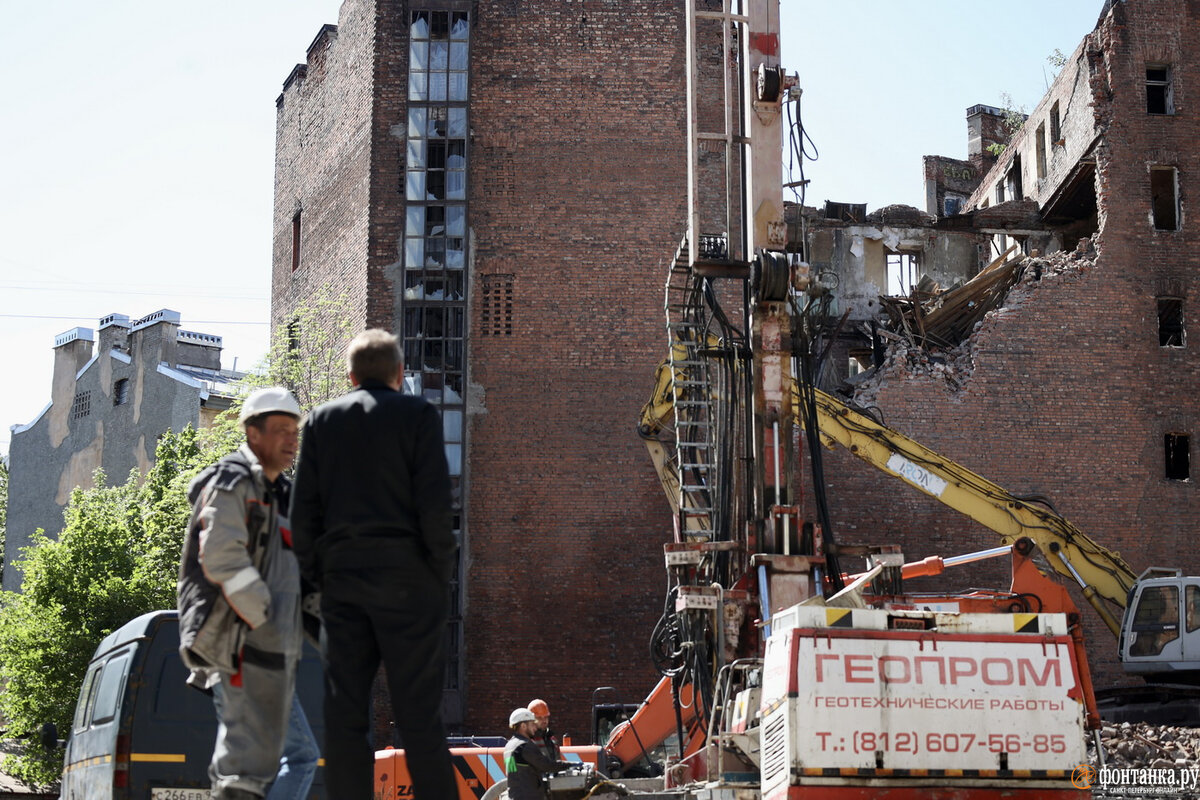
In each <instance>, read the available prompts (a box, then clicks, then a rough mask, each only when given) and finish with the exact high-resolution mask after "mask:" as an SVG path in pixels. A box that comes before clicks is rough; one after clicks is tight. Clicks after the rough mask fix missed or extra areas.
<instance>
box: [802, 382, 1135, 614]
mask: <svg viewBox="0 0 1200 800" xmlns="http://www.w3.org/2000/svg"><path fill="white" fill-rule="evenodd" d="M814 393H815V396H816V412H817V413H816V420H817V425H818V428H819V430H820V435H821V440H822V442H823V443H824V444H825V445H826V446H827V447H830V448H832V447H833V446H834V445H835V444H836V445H841V446H842V447H844V448H845V449H847V450H848V451H850V452H851V453H853V454H854V455H856V456H858V457H859V458H861V459H862V460H863V461H865V462H867V463H868V464H870V465H871V466H873V467H875V468H876V469H878V470H880V471H881V472H883V473H885V474H887V475H891V476H892V477H896V478H900V479H902V480H904V481H906V482H907V483H910V484H912V485H913V486H915V487H916V488H918V489H920V490H921V491H922V492H925V493H926V494H928V495H930V496H932V497H934V498H935V499H937V500H938V501H940V502H941V503H943V504H944V505H946V506H949V507H950V508H952V509H954V510H955V511H958V512H959V513H961V514H964V515H966V516H968V517H970V518H971V519H973V520H975V521H976V522H978V523H980V524H982V525H984V526H985V527H987V528H990V529H991V530H993V531H995V532H996V533H998V534H1000V538H1001V540H1002V541H1003V542H1005V543H1006V544H1012V543H1014V542H1016V541H1017V540H1018V539H1019V538H1021V537H1022V536H1027V537H1029V538H1030V539H1032V540H1033V541H1034V542H1035V543H1036V544H1037V545H1038V547H1039V548H1041V550H1042V551H1043V552H1044V553H1046V554H1047V558H1048V560H1049V562H1050V565H1051V567H1053V568H1054V570H1055V571H1056V572H1058V573H1060V574H1062V575H1063V576H1065V577H1067V578H1070V579H1071V580H1074V581H1075V582H1076V583H1078V584H1079V586H1080V588H1081V589H1082V590H1083V595H1084V597H1085V598H1086V599H1087V601H1088V603H1089V604H1091V606H1092V607H1093V608H1094V609H1096V612H1097V613H1098V614H1099V615H1100V617H1101V618H1102V619H1103V620H1104V623H1105V625H1107V626H1108V628H1109V630H1111V631H1112V632H1113V635H1114V636H1119V635H1120V630H1121V624H1120V620H1119V619H1118V618H1117V617H1116V616H1115V615H1114V614H1113V611H1112V609H1110V608H1109V606H1108V605H1107V603H1106V602H1105V601H1107V602H1108V603H1112V604H1113V605H1115V606H1117V607H1118V608H1120V609H1124V608H1125V604H1126V602H1127V598H1128V596H1129V590H1130V588H1131V587H1132V586H1133V584H1134V582H1135V581H1136V580H1137V575H1136V573H1134V571H1133V569H1132V568H1130V566H1129V565H1128V564H1127V563H1125V561H1124V560H1123V559H1122V558H1121V556H1120V554H1118V553H1116V552H1113V551H1111V550H1109V549H1107V548H1105V547H1102V546H1100V545H1099V544H1097V543H1096V542H1095V541H1093V540H1092V539H1091V538H1089V537H1088V536H1087V535H1086V534H1085V533H1083V532H1082V531H1080V530H1079V529H1078V528H1076V527H1075V526H1074V525H1072V524H1071V523H1070V522H1068V521H1067V520H1066V519H1064V518H1063V517H1061V516H1060V515H1058V514H1057V513H1055V512H1054V511H1053V510H1051V509H1050V507H1049V506H1048V504H1045V503H1042V502H1039V501H1038V500H1035V499H1032V498H1020V497H1017V496H1015V495H1013V494H1012V493H1010V492H1009V491H1007V490H1006V489H1004V488H1003V487H1001V486H998V485H996V484H995V483H992V482H991V481H989V480H987V479H986V478H983V477H981V476H979V475H977V474H975V473H974V472H972V471H971V470H969V469H967V468H966V467H964V466H962V465H961V464H958V463H956V462H954V461H952V460H950V459H949V458H946V457H945V456H941V455H939V454H937V453H935V452H934V451H932V450H930V449H929V448H928V447H925V446H924V445H922V444H920V443H918V442H916V441H914V440H912V439H910V438H909V437H907V436H905V435H904V434H902V433H898V432H897V431H894V430H892V429H891V428H888V427H887V426H885V425H882V424H880V423H878V422H876V421H875V420H873V419H871V418H870V417H867V416H865V415H863V414H860V413H858V412H856V411H854V410H853V409H851V408H850V407H849V406H847V405H846V404H845V403H842V402H841V401H839V400H837V399H836V398H834V397H832V396H831V395H828V394H826V393H824V392H822V391H820V390H814ZM801 424H802V423H801Z"/></svg>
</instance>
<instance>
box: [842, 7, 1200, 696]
mask: <svg viewBox="0 0 1200 800" xmlns="http://www.w3.org/2000/svg"><path fill="white" fill-rule="evenodd" d="M1198 13H1200V12H1198V11H1197V9H1196V7H1195V4H1192V3H1184V2H1162V3H1149V2H1133V0H1129V2H1125V3H1117V4H1114V6H1113V9H1112V12H1111V13H1110V14H1109V16H1108V17H1107V18H1106V19H1104V20H1102V22H1101V24H1100V26H1099V27H1098V29H1097V30H1096V32H1095V33H1094V34H1092V35H1091V36H1090V37H1089V40H1088V41H1087V42H1085V45H1086V49H1087V62H1088V65H1089V68H1090V69H1092V70H1093V73H1092V74H1091V77H1090V87H1091V89H1092V95H1093V107H1092V113H1093V114H1094V115H1095V122H1096V125H1097V128H1098V129H1099V130H1100V131H1101V132H1102V134H1103V139H1102V141H1101V143H1100V146H1099V148H1098V150H1097V167H1096V170H1097V177H1096V187H1097V194H1098V203H1099V207H1100V215H1099V218H1100V221H1101V224H1102V226H1103V228H1102V231H1101V234H1100V236H1099V237H1098V241H1097V244H1098V249H1099V253H1098V255H1097V256H1096V258H1095V260H1094V263H1088V262H1084V263H1082V265H1080V266H1079V267H1078V268H1077V269H1073V270H1067V271H1064V272H1062V273H1059V274H1048V275H1046V276H1044V277H1043V278H1042V280H1041V281H1040V282H1038V283H1036V284H1033V285H1030V286H1028V287H1026V288H1025V289H1022V290H1021V291H1019V292H1017V293H1016V294H1015V295H1013V296H1010V300H1009V302H1008V303H1007V304H1006V306H1005V307H1004V308H1002V309H1000V310H999V311H997V312H994V313H993V314H992V315H991V316H990V317H989V318H988V320H987V321H986V322H985V324H984V325H983V326H982V327H981V328H980V330H979V331H977V332H976V333H975V334H974V336H973V337H972V338H971V361H972V363H973V368H972V369H971V371H970V373H969V375H968V376H966V379H965V381H963V383H962V385H961V387H960V388H951V387H950V385H949V384H948V383H947V382H946V381H944V380H942V379H941V378H938V377H934V376H930V375H927V374H911V373H910V374H906V372H905V371H904V370H902V369H894V370H893V371H892V372H890V373H889V374H887V375H886V377H884V378H883V380H882V381H881V382H880V384H879V385H878V390H877V393H876V394H875V395H874V404H875V405H876V406H877V407H878V408H879V409H881V411H882V413H883V415H884V418H885V420H886V422H887V423H888V424H889V425H891V426H892V427H894V428H897V429H898V430H900V431H902V432H903V433H905V434H908V435H909V436H912V437H913V438H915V439H917V440H919V441H921V442H922V443H923V444H925V445H927V446H929V447H932V448H933V449H934V450H936V451H938V452H940V453H942V454H944V455H946V456H948V457H949V458H952V459H954V460H956V461H959V462H960V463H962V464H964V465H965V466H967V467H969V468H970V469H973V470H975V471H976V472H978V473H980V474H982V475H984V476H985V477H987V478H989V479H991V480H993V481H995V482H996V483H998V484H1000V485H1002V486H1004V487H1005V488H1007V489H1009V490H1010V491H1012V492H1013V493H1015V494H1018V495H1021V494H1041V495H1045V496H1046V497H1049V498H1050V499H1052V500H1053V502H1054V504H1055V507H1056V508H1057V510H1058V511H1059V512H1060V513H1062V514H1063V515H1064V516H1066V517H1067V518H1068V519H1070V520H1071V521H1072V522H1073V523H1075V524H1076V525H1077V526H1078V527H1079V528H1081V529H1082V530H1083V531H1084V532H1086V533H1087V534H1089V535H1090V536H1092V538H1094V539H1095V540H1097V541H1098V542H1100V543H1101V544H1103V545H1105V546H1107V547H1109V548H1111V549H1114V550H1118V551H1120V552H1121V553H1122V555H1123V556H1124V558H1125V559H1126V561H1128V562H1129V563H1130V564H1131V565H1132V566H1133V567H1134V569H1135V570H1139V571H1140V570H1141V569H1144V568H1145V567H1148V566H1151V565H1155V566H1178V567H1181V568H1183V569H1184V570H1185V572H1187V573H1191V574H1196V573H1198V572H1200V554H1198V553H1197V551H1196V549H1195V547H1193V546H1192V543H1193V539H1194V536H1195V530H1196V519H1197V515H1198V513H1200V495H1198V494H1197V490H1196V486H1197V481H1196V480H1195V478H1193V479H1191V480H1189V481H1178V480H1168V479H1167V478H1166V477H1165V472H1164V436H1165V435H1166V434H1168V433H1172V432H1177V433H1186V434H1189V435H1191V436H1192V437H1193V439H1194V436H1195V432H1196V429H1197V419H1198V417H1200V400H1198V399H1197V398H1198V397H1200V359H1198V358H1197V356H1196V353H1195V348H1194V347H1193V346H1192V345H1191V344H1190V343H1189V344H1188V345H1187V346H1186V347H1182V348H1175V347H1161V346H1160V345H1159V338H1158V318H1157V303H1156V295H1161V294H1164V293H1168V294H1172V295H1178V296H1182V297H1184V298H1185V308H1188V309H1190V308H1191V306H1190V305H1188V304H1187V299H1188V298H1194V297H1196V293H1197V291H1198V290H1200V287H1198V286H1197V284H1196V277H1195V270H1194V269H1193V268H1192V266H1191V265H1192V264H1193V262H1194V253H1195V252H1197V248H1198V247H1200V230H1198V229H1197V227H1196V225H1195V223H1194V222H1193V221H1192V220H1191V219H1189V215H1188V211H1189V207H1188V203H1189V198H1190V191H1192V189H1191V186H1192V184H1193V183H1194V181H1195V176H1196V175H1200V151H1198V150H1197V148H1196V146H1195V142H1196V141H1200V120H1198V119H1197V117H1196V115H1195V114H1194V113H1192V112H1191V110H1190V108H1189V106H1188V104H1187V103H1186V95H1185V94H1184V92H1185V88H1186V87H1187V86H1190V85H1191V84H1192V83H1193V82H1195V81H1197V80H1200V67H1198V66H1197V64H1198V63H1200V62H1198V61H1197V58H1196V54H1197V53H1200V25H1197V22H1198V20H1197V15H1198ZM1147 63H1168V64H1171V65H1172V69H1173V71H1174V76H1175V80H1176V95H1175V97H1176V113H1175V114H1174V115H1172V116H1155V115H1148V114H1147V113H1146V105H1145V94H1144V79H1145V65H1146V64H1147ZM1153 164H1167V165H1172V166H1176V167H1177V168H1178V170H1179V175H1180V192H1181V208H1182V215H1181V229H1180V230H1178V231H1157V230H1155V229H1154V227H1153V225H1152V222H1151V218H1150V180H1149V166H1150V165H1153ZM995 174H996V173H993V176H995ZM986 184H987V181H985V185H986ZM1193 319H1194V317H1193ZM1192 324H1194V323H1192ZM1194 448H1195V445H1194V443H1193V452H1194V451H1195V449H1194ZM827 461H828V466H827V470H826V473H827V477H828V484H829V492H830V499H831V506H832V508H833V509H834V513H835V522H834V524H835V528H836V533H837V535H838V536H839V537H840V539H841V540H842V541H868V542H879V541H896V542H900V543H901V544H903V545H904V548H905V553H906V555H907V556H908V557H910V558H922V557H924V556H926V555H930V554H934V553H936V554H943V555H944V554H953V553H963V552H968V551H971V550H975V549H981V548H983V547H987V546H991V545H993V544H994V543H995V541H996V537H995V536H994V535H993V534H992V533H991V532H989V531H987V530H984V529H982V528H981V527H980V526H978V525H976V524H974V523H972V522H970V521H969V520H967V519H966V518H965V517H961V516H959V515H957V514H955V513H953V512H951V511H949V510H947V509H944V508H942V507H940V506H939V505H938V504H937V503H936V502H935V501H933V500H931V499H929V498H927V497H926V496H924V495H922V494H919V493H918V492H916V491H915V490H913V489H911V488H909V487H907V486H906V485H904V484H902V483H901V482H899V481H897V480H894V479H890V478H886V477H883V476H881V475H879V474H877V473H874V472H873V471H872V470H871V469H870V468H869V467H866V466H864V465H861V463H859V462H857V459H854V458H852V457H850V456H848V455H846V454H841V453H833V454H827ZM1004 579H1005V578H1004V575H1003V571H1002V570H1001V569H999V568H998V567H995V566H993V567H991V568H990V570H987V569H976V568H969V569H966V570H964V571H963V572H962V573H961V577H955V576H948V577H943V578H940V579H938V582H937V583H938V585H939V586H940V587H944V588H948V587H961V586H967V585H988V584H991V585H996V584H997V583H1002V582H1003V581H1004ZM1075 599H1076V602H1077V603H1078V604H1079V605H1080V606H1084V605H1085V603H1084V601H1083V599H1082V597H1080V596H1079V595H1078V594H1077V593H1076V594H1075ZM1086 618H1087V619H1086V632H1087V634H1088V636H1089V638H1090V642H1089V658H1090V659H1091V661H1092V666H1093V670H1094V671H1095V672H1096V674H1097V676H1098V682H1099V683H1105V682H1109V681H1112V680H1115V679H1118V678H1120V677H1121V672H1120V667H1119V665H1118V664H1117V662H1116V647H1115V641H1114V640H1113V638H1112V637H1111V636H1110V634H1109V633H1108V632H1107V630H1106V629H1104V627H1103V626H1102V624H1101V623H1100V622H1099V620H1098V619H1097V618H1096V616H1095V615H1094V614H1093V613H1092V612H1091V611H1090V610H1087V611H1086Z"/></svg>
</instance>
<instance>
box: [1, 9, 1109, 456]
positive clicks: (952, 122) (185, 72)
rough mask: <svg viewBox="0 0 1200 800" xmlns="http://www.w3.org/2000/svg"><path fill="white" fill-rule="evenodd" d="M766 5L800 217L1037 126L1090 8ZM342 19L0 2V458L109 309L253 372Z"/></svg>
mask: <svg viewBox="0 0 1200 800" xmlns="http://www.w3.org/2000/svg"><path fill="white" fill-rule="evenodd" d="M781 6H782V18H781V28H782V30H781V41H782V62H783V66H784V67H785V68H786V69H787V71H788V72H790V73H796V74H798V75H799V79H800V85H801V86H802V87H803V90H804V94H803V102H802V120H803V123H804V127H805V129H806V131H807V133H808V135H809V136H810V137H811V139H812V140H813V143H814V144H815V146H816V149H817V151H818V153H819V158H818V160H817V161H815V162H810V163H807V164H806V165H805V177H806V178H808V179H809V180H810V181H811V184H810V185H809V188H808V192H807V196H806V202H807V203H808V204H809V205H821V204H822V203H823V202H824V201H825V200H836V201H838V202H847V203H864V202H865V203H867V205H868V209H874V208H878V207H881V206H885V205H890V204H892V203H905V204H908V205H912V206H917V207H923V206H924V188H923V183H922V181H923V178H922V167H921V156H923V155H945V156H950V157H954V158H965V157H966V140H967V137H966V113H965V112H966V109H967V108H968V107H969V106H972V105H975V104H978V103H984V104H988V105H997V106H998V105H1001V104H1002V102H1003V101H1002V97H1003V96H1004V95H1005V94H1007V95H1009V96H1011V98H1012V100H1013V104H1014V105H1015V106H1016V107H1018V108H1023V109H1024V110H1025V111H1026V112H1029V111H1032V110H1033V108H1034V107H1035V106H1036V105H1037V103H1038V101H1039V100H1040V99H1041V96H1042V95H1043V94H1044V93H1045V91H1046V88H1047V86H1048V82H1049V81H1050V80H1052V78H1053V75H1052V72H1051V70H1052V68H1051V66H1050V65H1049V64H1048V63H1047V61H1046V57H1047V56H1049V55H1050V54H1051V53H1053V52H1054V50H1055V49H1056V48H1057V49H1059V50H1061V51H1062V52H1063V53H1064V54H1067V55H1069V54H1070V53H1071V52H1072V51H1073V50H1074V49H1075V46H1076V45H1077V44H1078V43H1079V41H1080V39H1081V38H1082V37H1083V36H1084V35H1085V34H1086V33H1087V32H1088V31H1090V30H1091V29H1092V28H1093V27H1094V25H1095V22H1096V18H1097V16H1098V15H1099V12H1100V9H1101V7H1102V6H1103V0H1054V2H1049V3H1048V2H1046V1H1045V0H1009V1H1008V2H1007V3H1004V4H1001V5H997V4H993V3H981V2H978V0H915V1H914V2H898V1H897V0H841V1H840V2H836V3H830V2H827V0H822V2H815V1H814V0H782V3H781ZM339 7H340V2H339V0H239V1H238V2H234V0H208V2H205V3H178V2H164V0H106V2H103V3H96V2H84V0H57V2H21V1H20V0H0V9H2V10H3V11H4V20H5V24H6V29H7V30H8V32H9V33H8V38H7V39H6V41H5V46H4V47H3V48H0V74H3V75H5V76H7V78H6V80H5V86H4V89H3V92H2V93H0V115H2V116H0V119H2V120H3V123H4V124H3V125H0V176H2V181H3V182H2V184H0V185H2V186H3V189H4V191H2V192H0V375H3V376H4V380H3V384H2V385H3V387H4V389H3V391H0V454H6V453H7V452H8V447H9V441H10V430H9V428H10V426H13V425H23V424H27V423H29V422H31V421H33V420H34V419H35V418H36V417H37V415H38V414H39V413H40V412H41V410H42V409H43V408H44V407H45V406H46V404H47V403H48V402H49V400H50V377H51V370H52V366H53V352H52V347H53V342H54V337H55V336H56V335H57V334H59V333H62V332H64V331H67V330H70V329H72V328H74V327H76V326H82V327H86V328H91V329H93V330H95V328H96V323H97V320H98V319H99V318H101V317H103V316H106V315H107V314H110V313H114V312H115V313H120V314H126V315H128V316H129V317H130V318H131V319H137V318H139V317H143V316H145V315H147V314H150V313H152V312H154V311H157V310H159V309H162V308H170V309H173V310H175V311H178V312H179V313H180V314H181V316H182V327H183V328H184V329H186V330H195V331H200V332H203V333H210V334H216V335H218V336H222V337H223V338H224V345H225V350H224V363H223V365H224V366H225V367H226V368H233V367H234V366H235V359H236V367H237V368H238V369H245V368H247V367H249V366H252V365H253V364H255V363H257V362H258V361H259V360H260V359H261V357H262V355H263V353H264V352H265V351H266V349H267V343H268V340H269V337H270V332H269V329H268V327H269V326H268V321H269V318H270V291H269V290H270V270H271V235H272V233H271V209H272V203H273V189H274V187H273V173H274V149H275V98H276V97H277V96H278V95H279V92H280V89H281V87H282V83H283V80H284V79H285V78H286V77H287V75H288V74H289V73H290V72H291V70H292V67H293V66H294V65H295V64H297V63H299V62H303V61H304V56H305V50H306V49H307V47H308V45H309V44H310V43H311V42H312V40H313V38H314V37H315V36H316V34H317V32H318V31H319V30H320V28H321V26H322V25H323V24H326V23H334V24H336V22H337V13H338V8H339ZM680 146H681V147H682V146H683V143H682V142H681V143H680ZM810 149H811V148H810Z"/></svg>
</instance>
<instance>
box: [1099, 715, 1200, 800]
mask: <svg viewBox="0 0 1200 800" xmlns="http://www.w3.org/2000/svg"><path fill="white" fill-rule="evenodd" d="M1100 741H1101V743H1102V746H1103V747H1104V766H1105V767H1107V768H1108V770H1110V771H1111V770H1123V769H1130V770H1170V771H1171V772H1172V773H1173V774H1174V777H1175V779H1176V780H1175V782H1174V785H1173V786H1172V785H1171V784H1170V783H1169V782H1168V781H1167V780H1162V779H1163V778H1165V777H1167V776H1165V775H1163V774H1159V775H1158V779H1159V784H1160V788H1163V789H1171V788H1175V787H1180V786H1181V785H1182V786H1191V790H1189V791H1185V792H1182V793H1180V792H1178V791H1173V792H1169V793H1168V794H1163V795H1158V794H1154V793H1153V792H1152V791H1148V790H1150V789H1151V787H1148V786H1135V785H1134V784H1133V783H1132V779H1131V780H1130V781H1120V780H1115V781H1110V782H1108V783H1107V784H1105V783H1101V782H1100V781H1099V780H1097V781H1096V782H1095V783H1094V784H1093V789H1092V797H1094V798H1118V797H1134V796H1137V797H1143V798H1144V797H1158V796H1170V797H1195V796H1196V795H1195V793H1194V792H1195V790H1196V786H1195V783H1194V782H1193V781H1191V780H1189V781H1187V782H1184V781H1183V779H1182V776H1180V775H1179V773H1181V772H1183V771H1185V770H1194V769H1196V768H1197V766H1200V729H1197V728H1185V727H1178V726H1174V725H1149V724H1146V723H1144V722H1137V723H1131V722H1122V723H1105V724H1104V727H1103V728H1102V729H1101V730H1100ZM1088 761H1089V763H1090V764H1091V765H1092V767H1093V768H1094V769H1096V770H1099V769H1100V766H1101V765H1100V760H1099V758H1098V757H1097V754H1096V745H1095V741H1094V740H1092V741H1089V743H1088ZM1109 775H1110V776H1111V772H1110V773H1109ZM1116 777H1118V778H1120V777H1122V776H1116ZM1121 783H1125V784H1126V785H1125V786H1121V785H1120V784H1121Z"/></svg>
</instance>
